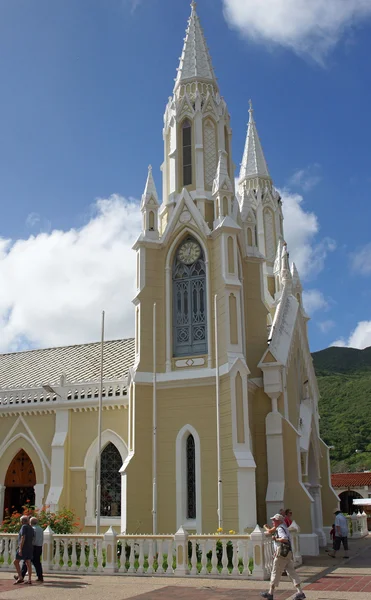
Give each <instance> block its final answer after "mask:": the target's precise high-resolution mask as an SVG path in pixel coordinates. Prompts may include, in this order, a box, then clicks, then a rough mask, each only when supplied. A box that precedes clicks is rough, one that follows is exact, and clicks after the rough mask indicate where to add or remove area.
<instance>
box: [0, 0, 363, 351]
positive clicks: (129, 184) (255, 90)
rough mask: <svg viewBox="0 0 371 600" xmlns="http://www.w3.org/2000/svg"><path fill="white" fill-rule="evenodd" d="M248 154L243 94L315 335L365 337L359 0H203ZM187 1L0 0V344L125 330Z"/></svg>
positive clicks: (359, 342) (322, 341)
mask: <svg viewBox="0 0 371 600" xmlns="http://www.w3.org/2000/svg"><path fill="white" fill-rule="evenodd" d="M197 11H198V14H199V17H200V19H201V23H202V25H203V28H204V31H205V36H206V39H207V42H208V45H209V49H210V53H211V57H212V61H213V65H214V69H215V72H216V75H217V77H218V81H219V86H220V90H221V94H222V95H223V96H224V98H225V100H226V102H227V104H228V108H229V111H230V114H231V122H232V128H233V158H234V162H235V163H236V165H237V170H238V165H239V163H240V162H241V158H242V153H243V146H244V142H245V136H246V123H247V118H248V100H249V98H251V99H252V101H253V105H254V110H255V112H254V116H255V120H256V123H257V127H258V131H259V135H260V139H261V141H262V145H263V149H264V153H265V157H266V159H267V162H268V166H269V170H270V174H271V176H272V178H273V181H274V184H275V186H276V187H277V188H278V189H279V190H280V192H281V194H282V198H283V201H284V204H283V210H284V217H285V221H284V227H285V237H286V239H287V242H288V247H289V251H290V259H292V260H294V261H295V262H296V264H297V267H298V269H299V272H300V275H301V278H302V283H303V286H304V289H305V294H304V303H305V306H306V309H307V312H308V313H309V314H310V316H311V320H310V322H309V335H310V345H311V349H312V350H313V351H315V350H319V349H322V348H326V347H328V346H330V345H332V344H336V345H343V346H352V347H357V348H364V347H366V346H371V310H370V304H371V287H370V283H371V236H370V217H371V211H370V189H371V169H370V157H371V153H370V131H371V116H370V110H369V107H370V105H371V98H370V91H371V76H370V75H371V73H370V60H369V57H370V55H371V2H370V1H369V0H347V1H346V2H344V0H312V1H311V2H310V3H309V2H307V0H264V2H262V0H199V2H198V5H197ZM189 14H190V7H189V2H188V0H109V1H107V0H54V1H53V2H50V0H33V1H32V2H30V1H29V0H17V2H14V1H13V0H2V2H1V4H0V73H1V79H2V86H1V95H0V111H1V112H0V115H1V136H0V202H1V218H0V290H1V292H0V351H2V352H9V351H16V350H20V349H28V348H36V347H48V346H56V345H64V344H71V343H83V342H87V341H96V340H99V338H100V315H101V311H102V310H103V309H104V310H105V311H106V336H107V338H121V337H129V336H132V335H133V306H132V304H131V299H132V298H133V296H134V279H135V278H134V274H135V256H134V252H133V251H132V250H131V246H132V244H133V243H134V241H135V239H136V237H137V235H138V234H139V231H140V212H139V204H138V202H139V199H140V197H141V194H142V192H143V188H144V185H145V180H146V174H147V167H148V165H149V164H152V165H153V174H154V177H155V181H156V185H157V190H158V192H159V194H160V196H161V176H160V175H161V174H160V165H161V162H162V159H163V142H162V124H163V114H164V110H165V105H166V103H167V99H168V96H170V95H171V94H172V90H173V85H174V78H175V76H176V68H177V66H178V64H179V57H180V54H181V49H182V45H183V38H184V34H185V29H186V25H187V19H188V17H189Z"/></svg>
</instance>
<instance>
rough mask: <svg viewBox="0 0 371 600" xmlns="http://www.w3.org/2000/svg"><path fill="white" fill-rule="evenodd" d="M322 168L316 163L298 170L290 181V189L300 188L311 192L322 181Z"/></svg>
mask: <svg viewBox="0 0 371 600" xmlns="http://www.w3.org/2000/svg"><path fill="white" fill-rule="evenodd" d="M321 179H322V176H321V174H320V166H319V165H318V164H317V163H316V164H314V165H309V166H308V167H305V168H304V169H298V170H297V171H295V173H294V174H293V175H292V176H291V177H290V179H289V186H290V187H298V188H300V189H302V190H303V191H304V192H309V191H310V190H312V189H313V188H314V187H315V186H316V185H318V184H319V182H320V181H321Z"/></svg>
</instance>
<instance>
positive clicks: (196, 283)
mask: <svg viewBox="0 0 371 600" xmlns="http://www.w3.org/2000/svg"><path fill="white" fill-rule="evenodd" d="M173 319H174V320H173V346H174V347H173V351H174V356H189V355H195V354H205V353H206V352H207V313H206V267H205V260H204V254H203V251H202V248H201V246H200V245H199V243H198V242H196V240H195V239H194V238H192V237H191V236H189V237H187V238H186V239H185V240H184V241H183V242H182V243H181V244H180V246H179V247H178V249H177V251H176V255H175V259H174V264H173Z"/></svg>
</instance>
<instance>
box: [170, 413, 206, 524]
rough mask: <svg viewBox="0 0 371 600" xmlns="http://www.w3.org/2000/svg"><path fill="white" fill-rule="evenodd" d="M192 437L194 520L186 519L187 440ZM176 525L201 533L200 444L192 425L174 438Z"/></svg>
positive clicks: (186, 426)
mask: <svg viewBox="0 0 371 600" xmlns="http://www.w3.org/2000/svg"><path fill="white" fill-rule="evenodd" d="M189 435H193V439H194V442H195V472H196V518H195V519H188V518H187V494H188V490H187V438H188V436H189ZM175 447H176V525H177V530H178V529H179V527H183V528H184V529H189V530H195V531H196V532H197V533H202V495H201V444H200V436H199V435H198V433H197V431H196V430H195V428H194V427H192V425H184V427H182V429H181V430H180V431H179V433H178V435H177V438H176V444H175Z"/></svg>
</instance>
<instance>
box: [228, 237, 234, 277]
mask: <svg viewBox="0 0 371 600" xmlns="http://www.w3.org/2000/svg"><path fill="white" fill-rule="evenodd" d="M227 245H228V273H234V244H233V238H232V237H231V236H229V237H228V243H227Z"/></svg>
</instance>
